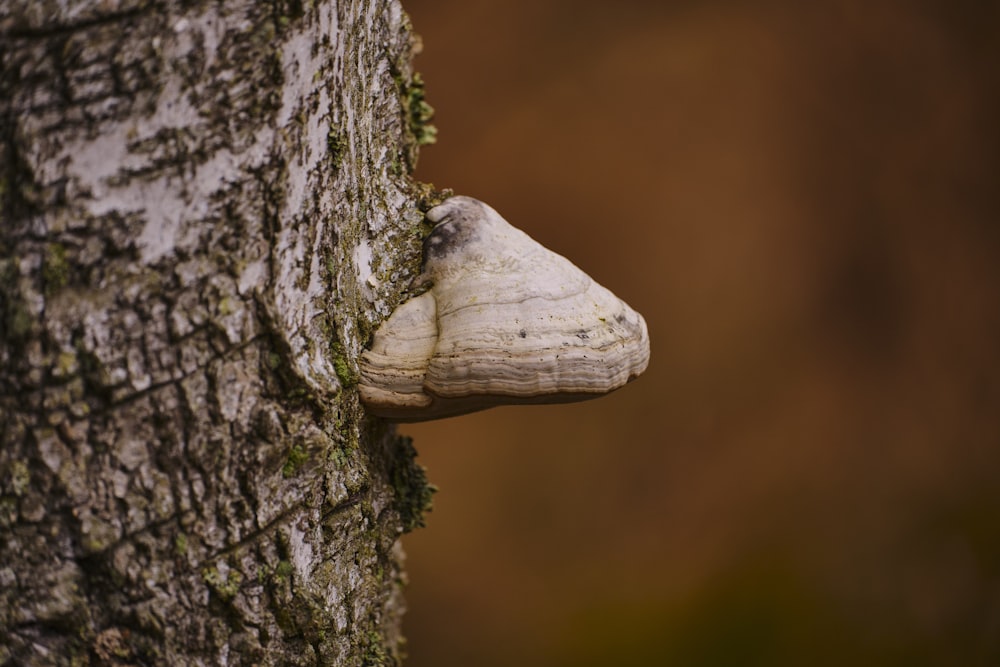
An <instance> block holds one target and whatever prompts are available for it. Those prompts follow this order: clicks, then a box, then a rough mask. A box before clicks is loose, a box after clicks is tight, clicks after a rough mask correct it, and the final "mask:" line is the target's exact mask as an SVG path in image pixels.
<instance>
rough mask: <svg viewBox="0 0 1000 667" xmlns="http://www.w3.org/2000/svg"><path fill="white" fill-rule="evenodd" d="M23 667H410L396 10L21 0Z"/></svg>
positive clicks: (15, 461) (359, 5)
mask: <svg viewBox="0 0 1000 667" xmlns="http://www.w3.org/2000/svg"><path fill="white" fill-rule="evenodd" d="M0 33H2V38H0V57H2V68H3V70H2V80H0V86H2V87H0V123H2V125H0V133H2V136H0V196H2V207H3V208H2V214H3V221H2V227H0V664H17V665H41V664H45V665H50V664H54V665H86V664H106V665H112V664H114V665H133V664H135V665H138V664H213V665H214V664H231V665H241V664H247V665H249V664H287V665H297V664H302V665H306V664H309V665H315V664H324V665H331V664H337V665H362V664H364V665H376V664H394V663H396V662H398V660H399V655H400V645H401V638H400V632H399V621H400V615H401V613H402V608H403V607H402V599H401V595H400V590H401V586H402V578H403V574H402V569H401V555H402V553H401V551H400V549H399V545H398V538H399V536H400V534H401V533H402V532H403V531H405V530H407V529H409V528H412V527H413V526H415V525H417V524H419V522H420V513H421V511H422V510H423V509H424V508H425V507H426V505H427V501H428V498H429V492H430V491H429V488H428V487H427V486H426V482H425V480H424V478H423V473H422V471H421V469H420V468H419V467H417V466H416V465H415V464H414V463H413V451H412V448H411V447H410V445H409V443H408V442H407V441H405V440H403V439H400V438H397V437H396V436H395V435H394V433H393V431H392V430H391V429H388V428H386V427H384V426H383V425H381V424H379V423H377V422H373V421H370V420H366V419H365V418H364V415H363V412H362V411H361V409H360V407H359V404H358V402H357V396H356V392H355V391H354V388H353V384H354V383H355V378H356V359H357V355H358V352H359V350H360V348H361V346H362V345H363V344H364V343H365V342H366V339H367V338H368V335H369V332H370V331H371V330H372V329H373V328H374V326H375V325H376V324H377V322H378V321H379V320H380V319H381V318H383V317H384V316H385V315H386V314H388V313H389V312H390V311H391V308H392V306H394V305H395V303H396V302H397V301H398V300H399V298H400V292H401V290H402V289H403V288H404V287H405V285H406V284H407V283H408V282H409V279H410V278H411V276H412V275H413V273H414V270H415V269H416V268H417V263H418V262H419V244H420V236H421V233H422V227H421V225H422V214H421V213H420V211H419V210H418V208H417V202H418V200H419V198H420V197H421V195H422V191H421V188H420V186H418V185H416V184H414V183H413V182H412V181H411V180H410V179H409V172H410V171H411V167H412V164H413V161H414V159H415V156H416V149H417V146H418V144H419V143H422V142H424V141H426V140H427V139H428V138H429V132H430V131H431V129H432V128H429V127H427V126H426V125H425V124H424V122H425V121H426V120H427V117H426V116H427V108H426V106H425V105H424V104H423V102H422V89H421V86H420V83H419V80H416V81H414V78H413V76H412V75H411V70H410V58H411V55H412V54H411V51H412V44H413V38H412V35H411V32H410V26H409V22H408V19H407V18H406V16H405V14H404V13H403V12H402V10H401V8H400V6H399V3H398V2H396V1H395V0H367V1H361V0H356V1H351V0H340V1H338V2H319V1H310V0H286V1H282V0H273V1H269V2H259V1H256V0H240V1H236V2H207V1H202V0H186V1H182V0H162V1H159V2H149V1H146V0H110V1H98V0H93V1H84V0H80V1H78V2H57V1H56V0H3V2H2V11H0Z"/></svg>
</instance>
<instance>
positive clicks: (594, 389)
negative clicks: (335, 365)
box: [360, 197, 649, 421]
mask: <svg viewBox="0 0 1000 667" xmlns="http://www.w3.org/2000/svg"><path fill="white" fill-rule="evenodd" d="M427 218H428V219H429V220H430V221H431V222H433V223H435V225H436V226H435V227H434V229H433V231H432V232H431V234H430V235H429V236H428V237H427V239H426V241H425V242H424V267H423V273H422V275H421V277H420V278H419V280H420V281H421V282H424V283H428V284H430V285H431V287H430V289H429V290H428V291H426V292H424V293H423V294H421V295H419V296H416V297H414V298H411V299H409V300H408V301H406V302H404V303H403V304H401V305H400V306H399V307H398V308H397V309H396V310H395V311H394V312H393V313H392V315H390V317H389V319H387V320H386V321H385V322H383V323H382V325H381V327H379V329H378V330H377V331H376V333H375V336H374V338H373V340H372V345H371V349H370V350H368V351H366V352H364V353H363V354H362V358H361V382H360V390H361V398H362V401H363V402H364V403H365V405H366V407H367V408H368V410H369V411H370V412H372V413H373V414H376V415H379V416H382V417H386V418H390V419H394V420H397V421H424V420H428V419H438V418H442V417H449V416H454V415H459V414H464V413H467V412H472V411H475V410H482V409H485V408H488V407H493V406H496V405H507V404H521V403H561V402H569V401H578V400H584V399H587V398H593V397H596V396H600V395H602V394H606V393H608V392H610V391H614V390H615V389H618V388H619V387H621V386H623V385H625V384H626V383H627V382H629V381H631V380H633V379H634V378H636V377H638V376H639V374H641V373H642V372H643V371H644V370H645V369H646V366H647V364H648V363H649V334H648V330H647V328H646V322H645V320H643V318H642V316H641V315H639V314H638V313H637V312H635V311H634V310H632V309H631V308H630V307H629V306H628V304H626V303H625V302H624V301H622V300H621V299H619V298H618V297H616V296H615V295H614V294H612V293H611V292H610V291H609V290H608V289H606V288H604V287H602V286H601V285H599V284H597V283H596V282H594V280H593V279H592V278H591V277H590V276H588V275H587V274H586V273H584V272H583V271H581V270H580V269H579V268H577V267H576V266H575V265H574V264H573V263H572V262H570V261H569V260H567V259H566V258H565V257H562V256H561V255H558V254H556V253H554V252H552V251H551V250H549V249H547V248H545V247H544V246H542V245H541V244H539V243H538V242H537V241H535V240H534V239H532V238H531V237H529V236H528V235H527V234H525V233H524V232H522V231H520V230H519V229H516V228H515V227H513V226H511V225H510V224H509V223H508V222H507V221H506V220H504V219H503V218H502V217H500V215H499V214H498V213H497V212H496V211H494V210H493V209H492V208H490V207H489V206H487V205H486V204H484V203H483V202H481V201H478V200H476V199H473V198H471V197H451V198H450V199H448V200H446V201H445V202H444V203H442V204H440V205H439V206H436V207H434V208H432V209H431V210H430V211H428V213H427Z"/></svg>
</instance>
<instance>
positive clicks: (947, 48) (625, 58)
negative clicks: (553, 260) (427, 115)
mask: <svg viewBox="0 0 1000 667" xmlns="http://www.w3.org/2000/svg"><path fill="white" fill-rule="evenodd" d="M404 7H405V8H406V9H407V11H408V12H409V14H410V16H411V18H412V20H413V24H414V27H415V29H416V31H417V32H418V33H420V34H421V35H422V37H423V41H424V51H423V54H422V55H420V56H419V57H418V58H417V60H416V68H417V69H418V70H419V71H420V72H422V74H423V77H424V79H425V81H426V83H427V89H428V100H429V101H430V102H431V104H432V105H433V106H434V107H435V108H436V110H437V116H436V121H435V122H436V125H437V127H438V129H439V140H438V144H437V145H435V146H430V147H427V148H425V149H424V150H423V152H422V155H421V158H420V164H419V168H418V170H417V176H418V178H420V179H421V180H424V181H430V182H433V183H434V184H436V185H437V186H439V187H450V188H453V189H454V190H455V191H456V192H457V193H461V194H468V195H473V196H476V197H479V198H481V199H483V200H485V201H486V202H488V203H490V204H491V205H492V206H494V207H495V208H497V209H498V210H499V211H500V212H501V214H503V215H504V216H505V217H506V218H507V219H508V220H510V221H512V222H513V223H514V224H515V225H517V226H519V227H521V228H522V229H524V230H526V231H527V232H528V233H529V234H531V235H532V236H534V237H535V238H536V239H538V240H539V241H541V242H542V243H543V244H545V245H546V246H548V247H550V248H552V249H554V250H556V251H558V252H560V253H562V254H564V255H567V256H568V257H570V258H571V259H572V260H573V261H574V262H575V263H576V264H578V265H579V266H580V267H582V268H583V269H584V270H586V271H587V272H589V273H590V274H591V275H593V276H594V277H595V278H596V279H597V280H598V281H599V282H601V283H603V284H604V285H606V286H607V287H609V288H610V289H612V290H613V291H614V292H615V293H617V294H618V295H620V296H622V297H623V298H625V299H626V300H627V301H628V302H629V303H630V304H631V305H632V306H633V307H635V308H636V309H637V310H639V311H640V312H642V313H643V314H644V315H645V317H646V319H647V321H648V323H649V329H650V333H651V338H652V344H653V354H652V362H651V365H650V368H649V370H648V372H647V374H646V375H644V376H643V377H642V378H641V379H640V380H638V381H637V382H635V383H633V384H631V385H629V386H627V387H625V388H624V389H622V390H621V391H619V392H617V393H616V394H613V395H611V396H609V397H606V398H603V399H601V400H598V401H593V402H589V403H579V404H574V405H565V406H544V407H521V408H503V409H498V410H493V411H488V412H484V413H480V414H476V415H470V416H465V417H460V418H455V419H450V420H445V421H441V422H434V423H429V424H422V425H413V426H404V427H401V431H402V432H403V433H407V434H410V435H412V436H413V437H414V438H415V444H416V447H417V449H418V450H419V451H420V461H421V462H422V463H423V464H424V465H425V466H426V467H427V468H428V470H429V476H430V479H431V481H432V482H434V483H436V484H437V485H438V486H439V487H440V489H441V490H440V492H439V493H438V494H437V496H436V498H435V508H434V511H433V513H431V514H430V515H429V516H428V527H427V528H425V529H422V530H419V531H417V532H415V533H413V534H412V535H409V536H407V537H406V538H405V541H404V544H405V547H406V550H407V552H408V554H409V561H408V567H409V575H410V584H409V586H408V593H407V597H408V602H409V612H408V615H407V617H406V620H405V631H406V634H407V635H408V638H409V646H408V652H409V654H410V658H409V660H408V663H407V664H408V665H409V667H423V666H431V665H433V666H434V667H447V666H449V665H476V666H480V667H491V666H493V665H496V666H500V665H504V666H508V665H519V666H528V667H530V666H534V665H546V666H553V665H554V666H567V667H570V666H573V667H578V666H579V667H588V666H591V665H593V666H597V665H601V666H606V665H616V666H630V665H636V666H638V665H643V666H649V665H680V666H687V665H698V666H717V665H740V666H748V665H768V666H772V667H773V666H783V665H789V666H791V665H796V666H798V665H837V666H841V665H845V664H850V665H855V666H857V665H873V666H874V665H877V666H879V667H884V666H886V665H942V666H944V665H949V666H951V665H997V664H1000V372H998V369H1000V195H998V193H1000V95H998V91H1000V3H996V2H978V1H977V2H968V1H952V2H921V1H919V0H911V1H906V2H904V1H899V2H894V1H891V0H889V1H876V2H871V1H861V0H827V1H825V2H815V3H814V2H794V1H792V0H786V1H780V0H776V1H772V2H766V1H764V2H755V3H747V2H732V1H729V2H727V1H722V0H716V1H712V0H703V1H700V2H690V1H674V2H671V1H662V2H653V1H645V2H643V1H639V0H631V1H630V0H616V2H613V3H612V2H607V1H602V2H596V1H589V2H588V1H583V0H404Z"/></svg>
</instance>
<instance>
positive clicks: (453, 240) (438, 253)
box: [424, 210, 479, 259]
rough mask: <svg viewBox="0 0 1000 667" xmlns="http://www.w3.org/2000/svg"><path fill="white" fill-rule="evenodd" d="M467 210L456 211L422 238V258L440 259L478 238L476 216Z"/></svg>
mask: <svg viewBox="0 0 1000 667" xmlns="http://www.w3.org/2000/svg"><path fill="white" fill-rule="evenodd" d="M470 213H471V212H469V211H464V210H463V211H456V212H455V213H453V214H449V215H448V217H447V218H446V219H445V220H444V221H443V222H441V223H440V224H438V226H437V227H435V228H434V231H432V232H431V233H430V235H429V236H428V237H427V238H426V239H425V240H424V258H425V259H441V258H443V257H447V256H448V255H452V254H455V253H456V252H459V251H461V250H462V248H464V247H465V246H467V245H469V244H470V243H472V242H474V241H475V240H476V239H477V238H479V234H478V233H477V230H476V217H475V216H473V215H470Z"/></svg>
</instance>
